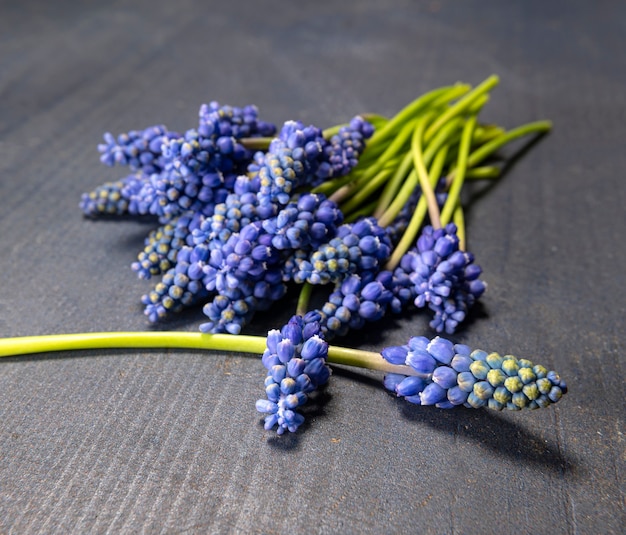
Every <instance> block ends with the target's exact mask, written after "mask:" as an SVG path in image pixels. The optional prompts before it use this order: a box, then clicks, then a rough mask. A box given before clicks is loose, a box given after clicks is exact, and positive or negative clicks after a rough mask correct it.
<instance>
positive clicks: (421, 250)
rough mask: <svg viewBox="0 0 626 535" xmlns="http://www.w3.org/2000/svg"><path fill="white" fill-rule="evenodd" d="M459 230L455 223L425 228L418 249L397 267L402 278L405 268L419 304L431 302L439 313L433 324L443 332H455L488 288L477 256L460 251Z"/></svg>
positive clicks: (437, 330)
mask: <svg viewBox="0 0 626 535" xmlns="http://www.w3.org/2000/svg"><path fill="white" fill-rule="evenodd" d="M456 231H457V227H456V225H454V223H449V224H448V225H446V226H445V227H444V228H440V229H433V227H431V226H426V227H424V229H423V231H422V234H421V235H420V237H419V238H418V240H417V248H415V249H412V250H410V251H409V252H407V253H406V254H405V257H404V258H403V259H402V261H401V262H400V265H399V266H398V268H397V269H396V272H397V276H398V278H400V279H402V278H403V274H402V273H401V272H402V271H404V274H405V275H408V276H409V278H410V280H411V282H412V283H413V290H412V292H413V293H414V294H415V299H414V304H415V306H417V307H418V308H423V307H425V306H427V305H428V307H429V308H430V309H431V310H432V311H433V312H435V317H434V319H433V320H432V321H431V323H430V326H431V327H432V328H433V329H434V330H435V331H436V332H439V333H440V332H443V331H445V332H446V333H448V334H452V333H454V331H455V330H456V328H457V326H458V324H459V323H461V322H462V321H463V320H464V319H465V317H466V315H467V311H468V310H469V308H470V307H471V306H472V305H473V304H474V303H475V302H476V300H477V299H478V298H479V297H480V296H481V295H482V294H483V293H484V291H485V289H486V288H487V285H486V284H485V282H483V281H482V280H480V279H479V278H478V277H479V276H480V274H481V273H482V269H481V268H480V266H478V265H477V264H475V263H474V255H472V254H471V253H469V252H466V251H461V250H459V238H458V237H457V235H456ZM405 294H406V292H405Z"/></svg>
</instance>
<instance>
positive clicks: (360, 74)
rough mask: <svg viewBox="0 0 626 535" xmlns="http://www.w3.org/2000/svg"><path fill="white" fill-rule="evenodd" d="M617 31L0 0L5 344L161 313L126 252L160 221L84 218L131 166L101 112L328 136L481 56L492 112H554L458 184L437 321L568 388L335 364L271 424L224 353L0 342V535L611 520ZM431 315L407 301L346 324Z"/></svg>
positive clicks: (503, 14) (250, 365)
mask: <svg viewBox="0 0 626 535" xmlns="http://www.w3.org/2000/svg"><path fill="white" fill-rule="evenodd" d="M625 35H626V4H625V3H623V2H608V1H603V2H585V1H570V2H542V1H525V2H498V1H465V2H453V1H451V0H450V1H431V2H411V1H402V0H386V1H382V2H381V1H369V0H368V1H364V2H355V3H350V2H335V1H332V2H331V1H316V2H278V1H271V2H240V1H231V2H222V3H218V2H199V1H191V0H182V1H176V2H160V1H158V2H153V1H141V2H122V1H114V2H78V1H70V0H65V1H59V2H43V1H32V0H30V1H29V0H26V1H21V2H9V1H1V2H0V199H1V201H2V202H1V208H0V273H2V279H1V282H0V336H5V337H8V336H20V335H30V334H50V333H60V332H81V331H101V330H146V329H150V328H152V327H150V326H149V325H148V324H147V321H146V319H145V317H144V316H143V314H142V311H141V305H140V302H139V297H140V296H141V294H142V293H144V292H145V291H146V290H147V289H149V288H150V283H149V282H147V281H139V280H137V279H136V277H135V276H134V274H133V273H132V272H131V271H130V269H129V267H128V266H129V264H130V262H132V261H133V260H134V259H135V256H136V254H137V252H138V251H139V250H140V249H141V248H142V244H143V239H144V237H145V236H146V234H147V233H148V232H149V230H150V229H151V228H152V225H151V224H150V223H148V222H136V221H89V220H85V219H84V218H83V217H82V215H81V212H80V211H79V209H78V200H79V198H80V195H81V193H83V192H84V191H88V190H91V189H93V188H94V187H95V186H97V185H99V184H100V183H102V182H104V181H106V180H111V179H114V178H117V177H119V176H122V173H123V170H120V169H119V168H118V169H113V170H111V169H108V168H105V167H103V166H101V165H100V164H99V162H98V154H97V151H96V145H97V144H98V143H99V142H100V140H101V135H102V133H103V132H104V131H111V132H122V131H127V130H129V129H135V128H143V127H146V126H149V125H152V124H161V123H162V124H166V125H168V126H169V127H170V128H172V129H176V130H184V129H186V128H190V127H192V126H193V125H194V124H195V122H196V117H197V110H198V107H199V105H200V104H201V103H203V102H208V101H210V100H218V101H220V102H221V103H230V104H233V105H244V104H247V103H255V104H257V105H258V106H259V108H260V110H261V113H262V115H263V117H264V118H267V119H268V120H272V121H274V122H282V121H284V120H286V119H290V118H294V119H300V120H302V121H304V122H313V123H315V124H317V125H319V126H321V127H326V126H329V125H331V124H335V123H337V122H339V121H343V120H347V119H349V118H350V117H352V116H353V115H354V114H356V113H361V112H367V111H371V112H378V113H382V114H387V115H389V114H393V113H395V112H396V111H397V110H398V109H399V108H400V107H402V106H403V105H404V104H405V103H407V102H408V101H410V100H411V99H412V98H414V97H415V96H417V95H418V94H420V93H423V92H425V91H427V90H429V89H431V88H434V87H438V86H441V85H445V84H448V83H452V82H455V81H457V80H460V81H466V82H469V83H471V84H476V83H478V82H480V81H481V80H482V79H484V78H486V77H487V76H488V75H490V74H492V73H496V74H498V75H499V76H500V77H501V84H500V86H499V87H498V88H496V89H495V90H494V91H493V94H492V99H491V101H490V102H489V104H488V105H487V107H486V108H485V110H484V112H483V118H484V120H487V121H492V122H495V123H498V124H500V125H502V126H505V127H513V126H516V125H518V124H522V123H524V122H529V121H533V120H537V119H551V120H553V121H554V130H553V132H552V133H551V134H550V135H548V136H546V137H544V138H543V139H541V140H540V141H539V142H538V143H536V144H535V145H534V146H532V147H531V148H530V150H528V151H527V152H526V153H525V154H523V157H521V158H519V159H518V160H516V161H515V163H514V165H512V166H511V168H510V169H509V170H508V172H507V173H506V175H505V176H504V178H503V179H502V180H500V181H499V182H497V183H496V184H495V185H494V186H493V187H490V188H488V190H487V191H484V190H482V189H481V190H480V191H479V190H476V189H474V190H472V191H471V204H470V207H469V209H468V214H467V218H468V220H467V225H468V237H469V247H470V249H471V250H472V251H473V252H474V253H475V255H476V257H477V259H478V262H479V263H480V264H481V265H482V267H483V269H484V278H485V279H486V280H487V281H488V283H489V289H488V292H487V294H486V295H485V296H484V299H483V300H482V305H481V307H480V308H479V310H478V311H476V312H475V313H474V314H473V315H472V318H471V321H470V322H469V323H468V324H467V325H465V326H464V328H463V329H462V330H460V331H459V332H458V333H457V334H456V335H455V336H454V339H455V340H456V341H462V342H463V343H467V344H470V345H472V346H474V347H480V348H484V349H489V350H494V351H499V352H503V353H513V354H516V355H518V356H520V357H529V358H531V359H534V360H536V361H538V362H541V363H544V364H546V365H548V366H550V367H552V368H553V369H556V370H557V371H559V372H560V374H561V375H562V377H563V378H564V379H565V380H566V381H567V383H568V386H569V389H570V391H569V393H568V394H567V396H566V397H565V398H564V399H563V400H562V401H561V402H560V403H559V404H558V405H557V406H555V407H552V408H550V409H546V410H541V411H533V412H527V413H508V414H503V413H495V412H491V411H487V410H481V411H473V410H466V409H459V410H455V411H441V410H437V409H433V408H422V407H418V406H410V405H408V404H405V403H404V402H402V401H401V400H397V399H395V398H394V397H392V396H390V395H389V394H387V393H386V392H385V391H384V390H383V389H382V388H381V386H380V382H379V378H380V377H379V376H378V375H377V374H375V373H363V372H354V371H342V370H336V371H335V373H334V376H333V378H332V380H331V383H330V384H329V386H328V388H327V389H326V390H325V392H324V393H323V395H322V396H320V399H319V400H318V403H317V404H316V405H313V406H311V407H310V408H309V409H308V415H309V418H308V422H307V424H306V425H305V428H304V429H303V431H302V432H299V433H297V434H295V435H292V436H284V437H282V438H280V439H276V438H273V436H272V434H271V433H267V432H265V431H264V430H263V428H262V425H261V423H260V417H259V415H258V413H257V412H256V411H255V410H254V402H255V400H256V399H257V398H259V397H261V395H262V393H263V390H262V384H261V381H262V377H263V375H264V370H263V367H262V365H261V362H260V361H259V360H258V359H255V358H252V357H249V356H245V355H242V354H238V353H236V352H235V351H233V352H222V353H211V354H202V353H200V352H194V351H130V350H120V351H116V350H106V351H91V352H89V351H83V352H75V353H63V354H47V355H37V356H31V357H21V358H8V359H2V362H0V533H3V534H4V533H14V534H23V533H46V534H52V533H63V534H66V533H80V534H84V533H433V534H442V533H446V534H447V533H450V534H456V533H458V534H472V533H499V534H506V533H515V534H526V533H581V534H585V533H623V531H624V528H625V525H624V481H623V477H624V462H625V459H626V453H625V449H624V434H623V433H624V426H623V424H624V413H625V411H624V394H625V392H624V372H625V371H626V370H625V366H624V363H625V358H624V355H625V354H626V351H625V347H624V315H625V308H626V307H625V305H626V290H625V288H626V276H625V266H626V253H625V247H624V232H625V231H626V224H625V222H626V221H625V217H624V205H625V203H626V194H625V187H624V171H625V170H626V150H625V145H624V143H625V139H626V135H625V134H626V128H625V127H624V124H625V122H626V112H625V110H626V65H625V63H626V61H625V59H624V54H623V51H624V46H625V44H626V43H625V38H624V36H625ZM519 147H520V145H516V146H515V147H514V148H519ZM511 150H512V149H511ZM294 305H295V303H294V302H293V300H291V301H290V300H287V301H286V303H285V304H284V305H281V306H278V307H275V308H274V309H272V310H271V311H270V313H269V314H265V315H263V316H262V317H260V318H258V321H256V322H255V324H254V325H252V326H251V327H250V329H248V332H250V333H263V332H266V331H267V329H268V328H270V327H274V326H278V325H280V324H281V323H282V322H283V321H284V320H286V319H287V318H288V317H289V315H290V313H291V311H292V310H293V309H294ZM203 318H204V316H203V315H202V313H201V312H200V310H194V311H189V312H187V313H185V314H183V315H181V316H180V317H178V318H177V319H175V320H172V321H170V322H167V323H165V324H164V325H162V326H161V327H159V328H162V329H178V330H189V331H195V330H196V329H197V328H198V325H199V324H200V323H201V322H202V321H203ZM421 334H429V335H432V333H430V331H429V330H428V318H427V316H426V315H424V314H416V315H413V316H411V317H405V318H401V319H396V320H386V321H384V322H382V323H380V324H379V325H377V326H376V327H374V328H369V329H367V330H366V331H364V332H362V333H354V334H353V335H351V336H349V337H348V338H347V339H345V340H343V341H342V342H343V344H344V345H350V344H352V345H354V346H355V347H360V348H364V349H376V348H378V349H380V348H382V347H383V346H384V345H390V344H400V343H403V342H404V341H405V340H406V339H407V338H408V337H409V336H411V335H421Z"/></svg>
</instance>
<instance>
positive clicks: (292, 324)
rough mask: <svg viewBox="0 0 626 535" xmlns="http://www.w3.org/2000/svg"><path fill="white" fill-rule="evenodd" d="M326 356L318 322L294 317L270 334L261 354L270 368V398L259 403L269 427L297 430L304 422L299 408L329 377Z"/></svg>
mask: <svg viewBox="0 0 626 535" xmlns="http://www.w3.org/2000/svg"><path fill="white" fill-rule="evenodd" d="M327 357H328V343H327V342H326V341H325V340H324V338H323V336H322V334H321V331H320V327H319V325H318V324H317V323H315V322H308V323H305V322H304V321H303V319H302V317H301V316H293V317H292V318H291V319H290V320H289V322H288V323H287V324H286V325H285V326H283V328H282V329H281V330H277V329H274V330H271V331H270V332H269V333H268V335H267V346H266V349H265V352H264V353H263V357H262V362H263V365H264V366H265V367H266V368H267V370H268V373H267V377H266V378H265V393H266V396H267V399H260V400H258V401H257V402H256V408H257V410H258V411H259V412H261V413H263V414H266V416H265V425H264V427H265V429H266V430H270V429H273V428H274V427H276V432H277V433H278V434H279V435H282V434H283V433H284V432H285V431H290V432H292V433H293V432H295V431H297V429H298V427H300V425H302V423H303V422H304V416H303V415H302V414H300V413H299V412H298V411H297V409H298V408H299V407H301V406H302V405H304V404H305V403H306V402H307V400H308V398H309V394H310V393H311V392H313V391H315V390H316V389H317V387H319V386H321V385H323V384H325V383H326V382H327V381H328V378H329V377H330V368H329V367H328V365H327V364H326V361H327Z"/></svg>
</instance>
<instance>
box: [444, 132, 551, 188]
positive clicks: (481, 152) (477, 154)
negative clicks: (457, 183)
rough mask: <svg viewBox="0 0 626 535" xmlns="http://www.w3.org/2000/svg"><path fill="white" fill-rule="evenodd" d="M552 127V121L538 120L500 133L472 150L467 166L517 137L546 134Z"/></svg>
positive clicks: (476, 162) (450, 179)
mask: <svg viewBox="0 0 626 535" xmlns="http://www.w3.org/2000/svg"><path fill="white" fill-rule="evenodd" d="M551 128H552V123H551V122H550V121H536V122H533V123H528V124H525V125H522V126H518V127H517V128H513V129H512V130H509V131H508V132H506V133H504V134H502V135H499V136H498V137H496V138H494V139H492V140H491V141H489V142H487V143H485V144H484V145H482V146H481V147H480V148H478V149H476V150H475V151H474V152H472V153H471V154H470V155H469V157H468V159H467V166H468V167H474V166H476V165H478V164H479V163H480V162H482V161H483V160H484V159H485V158H487V157H489V156H491V155H492V154H493V153H494V152H495V151H497V150H498V149H499V148H500V147H502V146H503V145H506V144H507V143H510V142H511V141H513V140H515V139H517V138H520V137H523V136H526V135H528V134H544V133H546V132H549V131H550V129H551ZM455 172H456V171H452V173H450V174H449V175H448V178H447V181H448V184H450V183H451V182H452V181H453V180H454V174H455Z"/></svg>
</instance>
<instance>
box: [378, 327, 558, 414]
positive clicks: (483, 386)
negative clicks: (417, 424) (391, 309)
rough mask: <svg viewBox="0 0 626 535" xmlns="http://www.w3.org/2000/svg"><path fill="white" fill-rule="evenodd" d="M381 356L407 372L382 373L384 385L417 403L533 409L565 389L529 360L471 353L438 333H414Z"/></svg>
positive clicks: (477, 352)
mask: <svg viewBox="0 0 626 535" xmlns="http://www.w3.org/2000/svg"><path fill="white" fill-rule="evenodd" d="M381 354H382V356H383V358H384V359H385V360H387V361H388V362H390V363H392V364H398V365H406V366H408V367H409V368H410V370H411V371H412V375H404V374H399V373H398V374H396V373H390V374H387V375H386V376H385V379H384V385H385V388H387V389H388V390H391V391H392V392H395V393H396V394H397V395H398V396H400V397H403V398H404V399H406V400H407V401H409V402H411V403H416V404H418V405H435V406H437V407H439V408H442V409H450V408H452V407H456V406H460V405H463V406H465V407H473V408H476V409H478V408H480V407H488V408H490V409H495V410H499V411H500V410H502V409H509V410H520V409H538V408H540V407H547V406H548V405H550V404H552V403H556V402H557V401H558V400H559V399H561V397H562V396H563V394H565V393H566V392H567V386H566V384H565V382H564V381H563V380H562V379H561V378H560V377H559V375H558V374H557V373H555V372H553V371H548V370H547V369H546V368H545V367H543V366H541V365H535V364H533V363H532V362H531V361H530V360H527V359H518V358H516V357H513V356H512V355H504V356H501V355H499V354H498V353H487V352H486V351H483V350H481V349H476V350H474V351H472V350H471V349H470V348H469V347H468V346H466V345H462V344H453V343H452V342H451V341H449V340H446V339H445V338H441V337H436V338H434V339H432V340H429V339H428V338H425V337H423V336H417V337H414V338H411V339H410V340H409V342H408V344H407V345H404V346H393V347H388V348H385V349H383V351H382V353H381Z"/></svg>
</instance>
